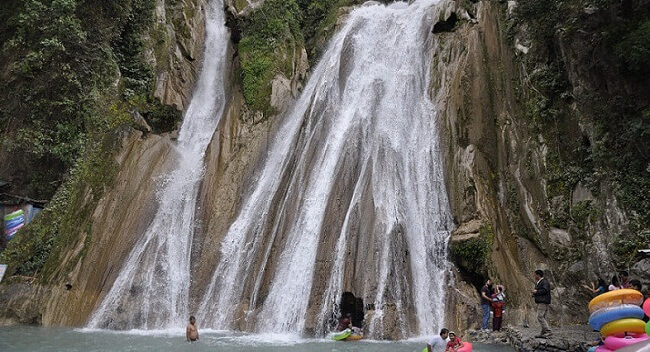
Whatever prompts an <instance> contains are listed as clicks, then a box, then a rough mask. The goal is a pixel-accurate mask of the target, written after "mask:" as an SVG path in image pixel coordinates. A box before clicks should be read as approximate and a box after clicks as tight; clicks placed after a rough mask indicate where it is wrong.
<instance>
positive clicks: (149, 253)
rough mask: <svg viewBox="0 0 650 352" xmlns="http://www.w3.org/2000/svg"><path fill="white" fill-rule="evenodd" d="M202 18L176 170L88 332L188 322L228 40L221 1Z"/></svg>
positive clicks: (162, 188)
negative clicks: (198, 222) (203, 185)
mask: <svg viewBox="0 0 650 352" xmlns="http://www.w3.org/2000/svg"><path fill="white" fill-rule="evenodd" d="M205 12H206V42H205V60H204V62H203V69H202V72H201V74H200V77H199V79H198V84H197V87H196V89H195V92H194V95H193V98H192V101H191V103H190V105H189V107H188V109H187V112H186V114H185V118H184V121H183V124H182V126H181V129H180V132H179V137H178V141H177V145H176V147H175V148H176V155H177V160H176V165H175V168H174V170H173V171H171V172H170V173H169V174H168V175H166V177H165V178H164V181H163V182H162V184H161V186H160V188H159V189H158V191H157V202H158V204H157V211H156V213H155V215H154V218H153V220H152V222H151V224H150V225H149V227H148V229H147V230H146V232H145V234H144V235H142V237H141V238H140V239H139V240H138V242H137V243H136V245H135V246H134V248H133V250H132V251H131V253H130V254H129V256H128V258H127V259H126V261H125V263H124V266H123V267H122V268H121V270H120V272H119V274H118V277H117V279H116V281H115V283H114V284H113V286H112V288H111V289H110V291H109V292H108V293H107V294H106V296H105V298H104V299H103V301H102V302H101V304H100V305H99V307H98V308H97V309H96V310H95V312H94V313H93V315H92V317H91V319H90V322H89V323H88V327H90V328H108V329H133V328H139V329H153V328H156V329H163V328H171V327H175V328H178V327H182V326H183V325H184V323H185V321H186V320H187V317H188V300H189V286H190V284H189V283H190V248H191V246H192V237H193V234H194V224H195V219H194V217H195V207H196V199H197V193H198V186H199V183H200V181H201V179H202V177H203V171H204V155H205V151H206V149H207V147H208V144H209V143H210V140H211V139H212V136H213V134H214V131H215V129H216V127H217V124H218V122H219V119H220V117H221V115H222V114H223V110H224V104H225V88H224V81H225V79H224V76H225V73H226V72H225V63H226V49H227V45H228V40H229V34H228V30H227V28H226V27H225V19H224V13H223V1H222V0H212V1H210V2H209V4H208V6H206V11H205ZM116 221H117V219H116Z"/></svg>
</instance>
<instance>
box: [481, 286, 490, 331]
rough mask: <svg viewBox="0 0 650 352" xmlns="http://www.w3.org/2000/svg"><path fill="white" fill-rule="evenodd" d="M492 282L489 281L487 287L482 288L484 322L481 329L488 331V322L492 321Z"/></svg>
mask: <svg viewBox="0 0 650 352" xmlns="http://www.w3.org/2000/svg"><path fill="white" fill-rule="evenodd" d="M491 296H492V281H490V279H487V281H485V285H484V286H483V287H482V288H481V308H482V309H483V321H481V328H482V329H483V330H486V331H487V330H488V321H489V320H490V308H491V307H492V298H491Z"/></svg>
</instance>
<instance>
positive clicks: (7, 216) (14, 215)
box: [5, 209, 23, 221]
mask: <svg viewBox="0 0 650 352" xmlns="http://www.w3.org/2000/svg"><path fill="white" fill-rule="evenodd" d="M21 215H23V210H22V209H20V210H16V211H14V212H13V213H11V214H7V215H5V221H9V220H11V219H13V218H15V217H18V216H21Z"/></svg>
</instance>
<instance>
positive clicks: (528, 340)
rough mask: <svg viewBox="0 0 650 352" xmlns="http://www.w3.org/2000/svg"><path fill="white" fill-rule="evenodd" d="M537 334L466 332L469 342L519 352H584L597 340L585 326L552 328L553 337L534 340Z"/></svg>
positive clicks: (534, 331) (509, 330) (528, 331)
mask: <svg viewBox="0 0 650 352" xmlns="http://www.w3.org/2000/svg"><path fill="white" fill-rule="evenodd" d="M538 333H539V331H538V329H536V328H515V327H511V326H510V327H507V328H504V329H503V330H502V331H499V332H493V331H489V332H486V331H477V330H468V331H467V336H468V340H470V341H477V342H483V343H488V344H501V345H511V346H512V347H514V348H515V350H517V351H519V352H538V351H539V352H541V351H548V352H564V351H567V352H586V351H587V349H588V348H589V347H588V346H587V344H588V343H589V342H592V341H595V340H596V339H597V338H598V333H597V332H593V331H591V329H590V328H589V327H588V326H586V325H576V326H567V327H562V328H559V327H554V329H553V336H551V337H550V338H547V339H543V338H536V337H535V335H537V334H538Z"/></svg>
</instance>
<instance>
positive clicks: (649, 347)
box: [616, 340, 650, 352]
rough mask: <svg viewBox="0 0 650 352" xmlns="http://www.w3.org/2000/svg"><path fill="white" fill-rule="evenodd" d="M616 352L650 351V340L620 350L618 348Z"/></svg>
mask: <svg viewBox="0 0 650 352" xmlns="http://www.w3.org/2000/svg"><path fill="white" fill-rule="evenodd" d="M616 352H650V340H645V341H643V342H639V343H637V344H636V345H632V346H630V347H624V348H621V349H620V350H616Z"/></svg>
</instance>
